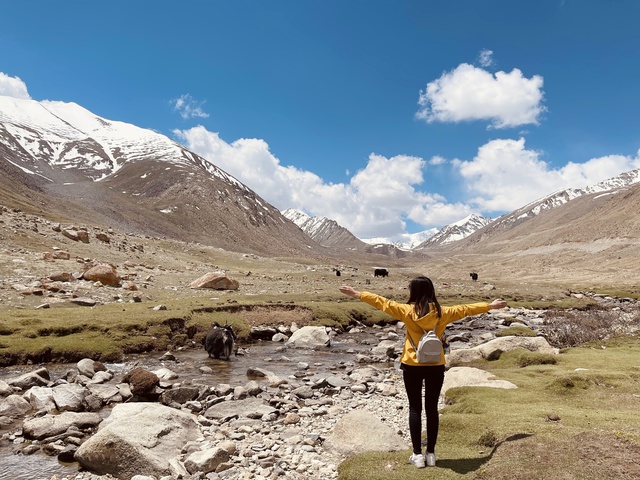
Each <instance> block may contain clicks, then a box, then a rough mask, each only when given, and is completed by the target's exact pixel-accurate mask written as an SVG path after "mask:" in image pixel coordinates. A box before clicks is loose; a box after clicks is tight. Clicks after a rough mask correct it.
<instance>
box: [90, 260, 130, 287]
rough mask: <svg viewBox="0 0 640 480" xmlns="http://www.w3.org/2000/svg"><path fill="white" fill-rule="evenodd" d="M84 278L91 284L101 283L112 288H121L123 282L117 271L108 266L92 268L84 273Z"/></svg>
mask: <svg viewBox="0 0 640 480" xmlns="http://www.w3.org/2000/svg"><path fill="white" fill-rule="evenodd" d="M83 277H84V279H85V280H88V281H90V282H100V283H102V284H103V285H108V286H110V287H117V286H119V285H120V281H121V279H120V275H118V272H116V269H115V268H114V267H112V266H111V265H107V264H103V265H96V266H95V267H91V268H90V269H89V270H87V271H86V272H84V275H83Z"/></svg>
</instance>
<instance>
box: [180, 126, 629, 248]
mask: <svg viewBox="0 0 640 480" xmlns="http://www.w3.org/2000/svg"><path fill="white" fill-rule="evenodd" d="M174 133H175V135H176V136H177V137H178V138H179V139H181V140H182V141H183V143H184V144H185V145H186V146H187V148H189V149H190V150H192V151H194V152H195V153H197V154H199V155H200V156H202V157H203V158H205V159H207V160H208V161H210V162H211V163H213V164H214V165H216V166H217V167H219V168H222V169H223V170H224V171H226V172H227V173H229V174H230V175H232V176H234V177H235V178H237V179H238V180H240V181H241V182H242V183H244V184H245V185H247V186H248V187H249V188H251V189H252V190H254V191H255V192H256V193H257V194H258V195H260V196H261V197H262V198H264V199H265V200H266V201H267V202H269V203H270V204H272V205H273V206H275V207H276V208H278V209H280V210H284V209H286V208H297V209H300V210H303V211H305V212H307V213H308V214H310V215H314V216H319V217H327V218H330V219H332V220H335V221H336V222H338V223H339V224H340V225H342V226H344V227H345V228H347V229H349V230H350V231H351V232H352V233H353V234H354V235H356V236H358V237H359V238H372V237H393V236H397V235H400V234H402V233H405V232H406V222H407V221H409V220H410V221H412V222H414V223H416V224H418V225H422V226H423V227H424V228H425V229H427V228H431V227H438V228H442V227H443V226H445V225H448V224H450V223H453V222H456V221H458V220H461V219H462V218H464V217H466V216H468V215H470V214H471V213H478V214H484V215H485V216H495V214H496V213H498V214H502V213H505V212H509V211H512V210H515V209H517V208H520V207H522V206H523V205H526V204H527V203H529V202H531V201H533V200H536V199H538V198H541V197H543V196H545V195H548V194H549V193H551V192H553V191H556V190H560V189H564V188H570V187H575V188H577V187H581V186H587V185H593V184H596V183H598V182H600V181H602V180H605V179H607V178H610V177H612V176H615V175H618V174H619V173H622V172H625V171H628V170H632V169H634V168H640V152H639V153H638V155H637V156H636V157H625V156H621V155H612V156H607V157H601V158H594V159H591V160H589V161H587V162H585V163H569V164H567V165H565V166H563V167H562V168H553V167H551V166H550V165H549V164H548V163H547V162H545V161H544V160H543V157H544V153H543V152H540V151H536V150H528V149H527V148H526V147H525V141H524V139H523V138H521V139H519V140H512V139H499V140H492V141H490V142H488V143H486V144H485V145H483V146H481V147H480V148H479V149H478V153H477V155H476V156H475V157H474V158H473V159H472V160H469V161H462V160H458V159H453V160H449V161H447V160H446V159H444V158H442V157H434V158H436V160H434V159H433V158H432V159H431V160H429V161H426V160H424V159H422V158H420V157H415V156H410V155H396V156H393V157H390V158H387V157H384V156H382V155H378V154H375V153H371V154H370V155H369V158H368V160H367V163H366V165H365V166H364V167H363V168H362V169H360V170H358V171H357V172H356V173H355V174H354V175H353V176H352V177H351V178H350V180H349V182H345V183H329V182H326V181H324V180H323V179H322V178H321V177H319V176H318V175H316V174H314V173H312V172H309V171H305V170H300V169H298V168H296V167H293V166H285V165H282V164H281V162H280V160H279V159H278V158H277V157H276V156H275V155H274V154H273V153H272V152H271V151H270V149H269V145H268V144H267V143H266V142H265V141H264V140H260V139H250V138H243V139H239V140H236V141H234V142H232V143H227V142H225V141H224V140H223V139H221V138H220V136H219V135H218V134H217V133H213V132H209V131H208V130H207V129H206V128H204V127H202V126H198V127H194V128H191V129H188V130H175V131H174ZM444 163H448V164H450V165H451V168H452V169H453V174H454V176H456V177H457V178H456V179H454V180H452V181H455V182H456V183H457V184H458V187H461V188H462V189H463V190H465V189H466V191H467V194H468V197H467V198H466V199H462V200H460V201H458V202H456V203H451V202H449V201H448V200H447V199H446V198H445V197H444V196H443V195H440V194H438V193H434V192H429V191H428V190H429V184H428V183H426V182H425V180H424V178H425V172H426V171H427V169H428V168H429V167H430V166H431V165H432V164H435V165H438V164H444ZM449 173H451V172H449Z"/></svg>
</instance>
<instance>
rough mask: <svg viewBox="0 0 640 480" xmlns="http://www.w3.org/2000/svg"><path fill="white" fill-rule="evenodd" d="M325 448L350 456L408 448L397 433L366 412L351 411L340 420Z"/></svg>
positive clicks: (372, 414)
mask: <svg viewBox="0 0 640 480" xmlns="http://www.w3.org/2000/svg"><path fill="white" fill-rule="evenodd" d="M325 447H326V448H330V449H335V450H337V451H339V452H340V453H342V454H344V455H348V456H351V455H355V454H358V453H363V452H395V451H399V450H405V449H407V448H408V446H407V445H406V443H405V442H404V441H403V440H402V438H401V437H400V436H399V435H398V433H397V432H396V431H394V430H393V429H392V428H391V427H390V426H389V425H388V424H386V423H384V422H382V421H381V420H380V419H379V418H378V417H377V416H376V415H375V414H374V413H372V412H369V411H366V410H354V411H351V412H349V413H348V414H347V415H345V416H344V417H342V418H341V419H340V420H338V422H337V423H336V426H335V428H334V429H333V432H332V434H331V435H330V437H329V438H327V440H326V442H325Z"/></svg>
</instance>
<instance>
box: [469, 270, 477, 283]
mask: <svg viewBox="0 0 640 480" xmlns="http://www.w3.org/2000/svg"><path fill="white" fill-rule="evenodd" d="M469 275H470V276H471V280H473V281H474V282H477V281H478V274H477V273H475V272H472V273H470V274H469Z"/></svg>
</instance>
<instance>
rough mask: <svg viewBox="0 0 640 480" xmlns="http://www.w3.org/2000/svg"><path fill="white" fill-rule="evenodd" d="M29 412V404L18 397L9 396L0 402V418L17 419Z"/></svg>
mask: <svg viewBox="0 0 640 480" xmlns="http://www.w3.org/2000/svg"><path fill="white" fill-rule="evenodd" d="M29 410H31V404H30V403H29V402H28V401H27V400H25V399H24V398H23V397H21V396H20V395H9V396H8V397H7V398H5V399H3V400H2V401H0V417H11V418H18V417H21V416H22V415H24V414H25V413H27V412H28V411H29Z"/></svg>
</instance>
